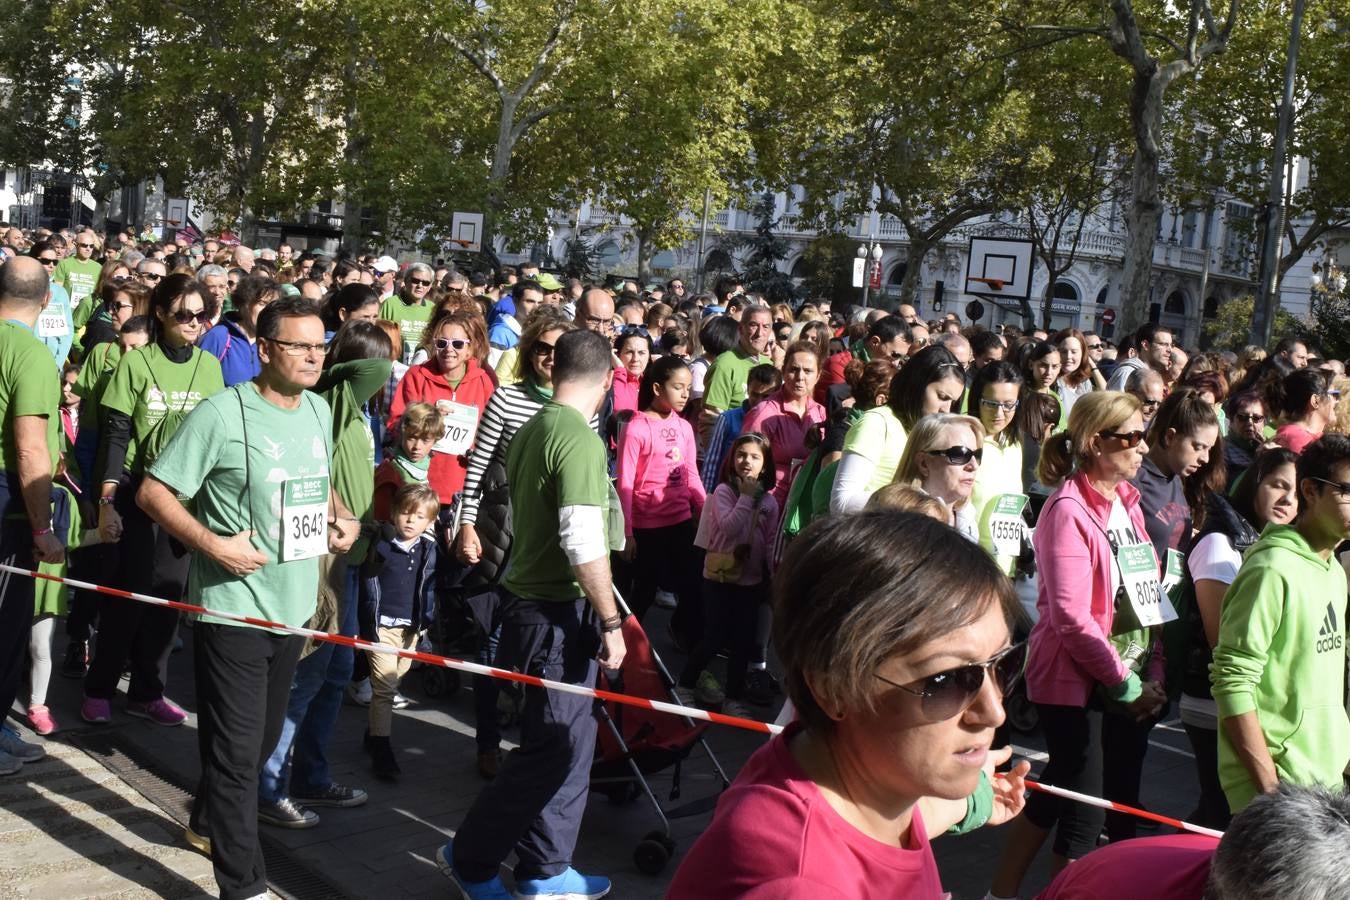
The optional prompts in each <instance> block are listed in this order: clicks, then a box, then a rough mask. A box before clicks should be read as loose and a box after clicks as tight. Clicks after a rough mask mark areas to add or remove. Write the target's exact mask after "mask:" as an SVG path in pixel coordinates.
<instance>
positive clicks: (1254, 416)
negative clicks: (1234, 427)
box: [1233, 413, 1266, 423]
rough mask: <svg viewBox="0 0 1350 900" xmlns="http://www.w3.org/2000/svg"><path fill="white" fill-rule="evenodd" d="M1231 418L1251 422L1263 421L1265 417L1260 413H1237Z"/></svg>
mask: <svg viewBox="0 0 1350 900" xmlns="http://www.w3.org/2000/svg"><path fill="white" fill-rule="evenodd" d="M1233 418H1234V419H1236V420H1237V421H1239V422H1253V423H1255V422H1264V421H1265V420H1266V417H1265V416H1264V415H1262V414H1261V413H1238V414H1237V415H1236V416H1233Z"/></svg>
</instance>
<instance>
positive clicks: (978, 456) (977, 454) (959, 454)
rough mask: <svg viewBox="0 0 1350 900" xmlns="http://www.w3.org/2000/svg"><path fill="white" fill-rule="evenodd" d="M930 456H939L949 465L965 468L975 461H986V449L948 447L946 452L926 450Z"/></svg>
mask: <svg viewBox="0 0 1350 900" xmlns="http://www.w3.org/2000/svg"><path fill="white" fill-rule="evenodd" d="M923 452H924V453H927V454H928V455H929V456H938V457H941V458H942V459H945V460H946V461H947V464H948V465H952V466H964V465H968V464H969V463H970V461H971V460H972V459H973V460H975V461H976V462H982V461H983V460H984V448H983V447H976V448H975V449H974V450H972V449H970V448H969V447H961V446H956V447H948V448H947V449H945V450H925V451H923Z"/></svg>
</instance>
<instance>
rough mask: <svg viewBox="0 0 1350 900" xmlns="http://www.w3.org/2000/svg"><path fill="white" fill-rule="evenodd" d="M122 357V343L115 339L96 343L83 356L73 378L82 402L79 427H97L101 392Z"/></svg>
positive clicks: (75, 390) (76, 392)
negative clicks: (77, 371)
mask: <svg viewBox="0 0 1350 900" xmlns="http://www.w3.org/2000/svg"><path fill="white" fill-rule="evenodd" d="M121 359H122V345H121V344H119V343H117V342H116V341H107V342H105V343H102V344H98V345H96V346H95V347H94V349H93V350H90V351H89V354H88V355H87V356H86V357H85V358H84V365H82V366H81V367H80V374H79V377H78V378H76V379H75V387H74V388H73V391H74V392H75V396H76V397H79V398H80V399H81V400H83V401H84V402H83V403H81V404H80V428H81V429H83V428H84V427H85V426H89V427H92V428H95V429H97V428H98V425H99V413H100V412H101V410H102V408H103V392H104V391H106V390H107V389H108V382H110V381H112V375H113V372H115V371H117V363H118V362H119V361H121Z"/></svg>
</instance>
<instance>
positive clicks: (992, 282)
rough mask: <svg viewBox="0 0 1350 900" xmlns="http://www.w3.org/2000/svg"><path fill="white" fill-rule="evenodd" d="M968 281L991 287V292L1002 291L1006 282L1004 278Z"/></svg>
mask: <svg viewBox="0 0 1350 900" xmlns="http://www.w3.org/2000/svg"><path fill="white" fill-rule="evenodd" d="M966 280H967V281H978V282H980V283H981V284H985V285H988V286H989V289H990V290H993V291H1001V290H1003V285H1004V284H1006V282H1005V281H1004V280H1003V279H1002V278H967V279H966Z"/></svg>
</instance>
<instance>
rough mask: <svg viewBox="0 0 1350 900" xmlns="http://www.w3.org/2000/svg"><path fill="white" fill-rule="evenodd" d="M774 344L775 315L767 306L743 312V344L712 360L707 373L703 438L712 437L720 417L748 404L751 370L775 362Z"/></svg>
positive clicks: (741, 338)
mask: <svg viewBox="0 0 1350 900" xmlns="http://www.w3.org/2000/svg"><path fill="white" fill-rule="evenodd" d="M772 342H773V313H772V312H771V311H770V310H769V308H768V307H767V306H747V307H745V309H744V310H742V312H741V324H740V341H739V343H738V344H737V345H736V346H735V347H733V348H732V349H730V350H728V351H726V352H725V353H723V354H721V355H720V356H718V357H717V358H716V359H715V360H713V364H712V370H711V371H710V372H709V373H708V386H707V389H706V390H705V391H704V393H703V412H702V413H701V415H700V419H699V426H700V430H701V431H702V432H703V433H704V434H711V433H712V426H713V425H714V424H715V423H716V422H717V417H718V416H720V415H721V414H722V413H724V412H726V411H727V410H729V409H735V408H736V407H737V406H740V405H741V402H742V401H743V400H745V384H746V381H747V380H748V379H749V377H750V370H751V369H753V368H754V367H755V366H757V365H759V364H761V363H766V362H772V361H773V360H772V359H771V358H770V357H769V355H768V348H769V345H770V344H771V343H772Z"/></svg>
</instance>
